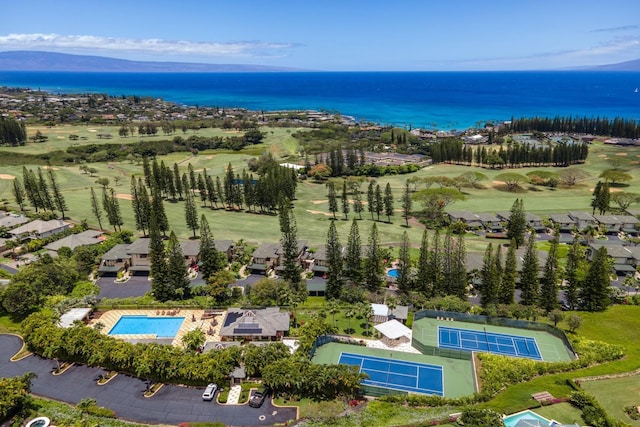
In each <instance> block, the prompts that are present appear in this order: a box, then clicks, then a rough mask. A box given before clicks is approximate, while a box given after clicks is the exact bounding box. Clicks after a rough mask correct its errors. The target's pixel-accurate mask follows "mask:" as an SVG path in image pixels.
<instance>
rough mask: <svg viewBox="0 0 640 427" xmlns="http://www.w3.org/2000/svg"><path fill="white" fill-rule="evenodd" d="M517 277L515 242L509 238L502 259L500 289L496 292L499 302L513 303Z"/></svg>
mask: <svg viewBox="0 0 640 427" xmlns="http://www.w3.org/2000/svg"><path fill="white" fill-rule="evenodd" d="M517 278H518V262H517V258H516V242H515V239H512V240H511V243H510V244H509V249H507V256H506V258H505V261H504V270H503V271H502V280H501V281H500V291H499V292H498V303H499V304H513V302H514V299H515V290H516V280H517Z"/></svg>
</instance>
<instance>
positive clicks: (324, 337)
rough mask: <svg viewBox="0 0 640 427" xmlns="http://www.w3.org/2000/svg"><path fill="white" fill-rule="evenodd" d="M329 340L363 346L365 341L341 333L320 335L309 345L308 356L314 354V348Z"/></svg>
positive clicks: (311, 357) (311, 356)
mask: <svg viewBox="0 0 640 427" xmlns="http://www.w3.org/2000/svg"><path fill="white" fill-rule="evenodd" d="M330 342H339V343H343V344H351V345H359V346H364V345H365V343H364V341H363V340H360V339H357V338H352V337H348V336H342V335H322V336H320V337H318V338H316V340H315V341H314V342H313V345H312V346H311V351H310V353H309V358H310V359H313V356H314V355H315V354H316V349H317V348H318V347H321V346H323V345H325V344H327V343H330Z"/></svg>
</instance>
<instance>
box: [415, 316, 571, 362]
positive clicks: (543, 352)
mask: <svg viewBox="0 0 640 427" xmlns="http://www.w3.org/2000/svg"><path fill="white" fill-rule="evenodd" d="M447 328H449V329H452V328H453V329H460V330H465V331H470V332H471V333H476V334H479V336H481V337H482V336H485V331H486V333H487V335H489V334H495V335H511V336H518V337H522V339H525V340H531V341H532V342H533V341H535V343H536V345H537V352H536V356H539V357H535V358H536V359H539V358H542V360H544V361H546V362H564V361H571V360H573V358H572V355H571V350H569V349H568V348H567V347H566V346H565V345H564V343H563V342H562V340H561V339H560V338H558V337H555V336H553V335H551V334H550V333H548V332H545V331H536V330H532V329H521V328H511V327H506V326H496V325H489V324H482V323H472V322H460V321H457V320H456V321H445V320H438V319H434V318H430V317H425V318H422V319H419V320H416V321H414V322H413V339H414V340H415V341H418V342H419V343H421V344H423V345H424V346H426V347H428V348H436V349H437V348H440V347H441V345H440V344H441V342H440V341H439V338H440V337H439V333H438V331H439V329H447ZM477 350H479V351H482V350H483V349H482V348H479V349H477ZM460 351H463V350H460ZM504 354H506V352H505V353H504Z"/></svg>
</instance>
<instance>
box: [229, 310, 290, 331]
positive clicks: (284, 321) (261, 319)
mask: <svg viewBox="0 0 640 427" xmlns="http://www.w3.org/2000/svg"><path fill="white" fill-rule="evenodd" d="M288 330H289V313H282V312H280V309H279V308H278V307H269V308H264V309H260V310H244V309H240V308H231V309H229V310H227V315H226V316H225V319H224V322H223V324H222V327H221V328H220V336H221V337H235V336H238V337H242V336H263V337H273V336H276V335H277V333H278V332H285V331H288Z"/></svg>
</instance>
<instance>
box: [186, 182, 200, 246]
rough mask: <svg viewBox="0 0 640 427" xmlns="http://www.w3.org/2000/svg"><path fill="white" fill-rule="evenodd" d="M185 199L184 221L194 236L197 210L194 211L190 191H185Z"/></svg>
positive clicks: (194, 207) (196, 228) (197, 226)
mask: <svg viewBox="0 0 640 427" xmlns="http://www.w3.org/2000/svg"><path fill="white" fill-rule="evenodd" d="M186 196H187V199H186V203H185V205H184V209H185V211H184V216H185V222H186V223H187V228H189V230H191V231H193V238H194V239H195V238H196V231H198V228H199V225H198V212H197V211H196V204H195V202H194V201H193V196H192V195H191V193H190V192H188V191H187V195H186Z"/></svg>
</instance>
